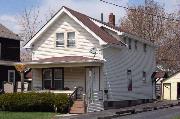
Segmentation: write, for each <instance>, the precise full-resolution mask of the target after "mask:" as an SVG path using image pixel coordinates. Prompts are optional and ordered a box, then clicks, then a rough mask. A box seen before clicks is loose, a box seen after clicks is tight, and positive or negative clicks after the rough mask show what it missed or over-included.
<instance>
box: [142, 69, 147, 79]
mask: <svg viewBox="0 0 180 119" xmlns="http://www.w3.org/2000/svg"><path fill="white" fill-rule="evenodd" d="M142 75H143V81H144V82H146V72H145V71H143V73H142Z"/></svg>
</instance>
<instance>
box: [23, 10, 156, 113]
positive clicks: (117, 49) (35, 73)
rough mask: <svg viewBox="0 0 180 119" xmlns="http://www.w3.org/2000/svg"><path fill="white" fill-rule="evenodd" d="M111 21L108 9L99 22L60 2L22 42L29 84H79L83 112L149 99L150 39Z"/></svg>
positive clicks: (58, 87) (152, 68) (58, 86)
mask: <svg viewBox="0 0 180 119" xmlns="http://www.w3.org/2000/svg"><path fill="white" fill-rule="evenodd" d="M114 25H115V16H114V15H113V14H110V16H109V23H104V22H101V21H99V20H96V19H94V18H91V17H89V16H86V15H84V14H82V13H79V12H77V11H74V10H71V9H70V8H67V7H62V9H61V10H60V11H58V12H57V13H56V14H55V16H54V17H53V18H52V19H51V20H50V21H49V22H48V23H47V24H45V25H44V27H42V28H41V29H40V30H39V32H37V33H36V34H35V36H34V37H33V38H32V39H31V40H30V41H28V42H27V43H26V44H25V46H24V48H31V49H32V62H27V64H28V66H29V67H30V68H32V77H33V78H32V89H54V90H63V89H67V88H69V89H70V90H73V89H74V87H75V86H76V87H78V86H81V87H83V91H84V93H85V94H86V99H87V105H88V106H87V107H88V111H89V112H90V111H98V110H100V109H102V107H104V106H105V108H106V107H111V108H114V107H120V106H121V107H122V106H128V105H130V104H135V103H140V102H144V101H147V100H151V99H153V88H154V87H153V86H152V79H151V75H152V73H153V72H154V71H155V66H156V64H155V54H154V50H155V47H154V45H153V44H152V43H151V42H148V41H146V40H143V39H140V38H138V37H135V36H134V35H131V34H127V33H124V32H121V31H119V30H118V29H117V28H116V27H115V26H114ZM100 104H101V105H102V107H101V108H99V109H98V105H100ZM103 104H104V105H103Z"/></svg>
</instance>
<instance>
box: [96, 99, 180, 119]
mask: <svg viewBox="0 0 180 119" xmlns="http://www.w3.org/2000/svg"><path fill="white" fill-rule="evenodd" d="M174 106H180V102H178V104H164V105H162V106H152V107H150V106H147V107H143V108H142V109H140V110H136V109H127V110H122V111H119V112H116V113H115V114H114V115H111V116H105V117H98V118H97V119H112V118H116V117H121V116H126V115H132V114H137V113H142V112H147V111H153V110H160V109H164V108H169V107H174Z"/></svg>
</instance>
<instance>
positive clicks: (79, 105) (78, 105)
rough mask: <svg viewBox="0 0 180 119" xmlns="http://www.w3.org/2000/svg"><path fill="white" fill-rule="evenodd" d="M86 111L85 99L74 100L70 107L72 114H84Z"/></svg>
mask: <svg viewBox="0 0 180 119" xmlns="http://www.w3.org/2000/svg"><path fill="white" fill-rule="evenodd" d="M83 113H85V105H84V101H80V100H78V101H74V104H73V106H72V107H71V109H70V114H83Z"/></svg>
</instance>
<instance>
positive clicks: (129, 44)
mask: <svg viewBox="0 0 180 119" xmlns="http://www.w3.org/2000/svg"><path fill="white" fill-rule="evenodd" d="M131 43H132V40H131V38H128V48H129V50H131V49H132V46H131Z"/></svg>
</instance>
